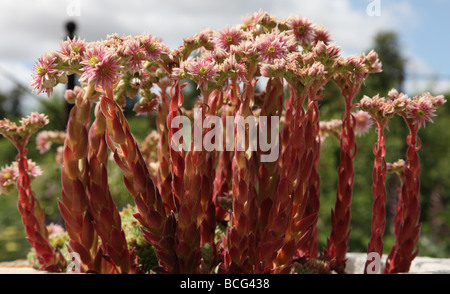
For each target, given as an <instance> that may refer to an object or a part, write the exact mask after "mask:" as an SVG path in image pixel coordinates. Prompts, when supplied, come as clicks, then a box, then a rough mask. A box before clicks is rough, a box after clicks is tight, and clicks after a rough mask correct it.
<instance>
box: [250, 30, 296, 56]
mask: <svg viewBox="0 0 450 294" xmlns="http://www.w3.org/2000/svg"><path fill="white" fill-rule="evenodd" d="M293 46H294V43H293V41H292V38H290V37H288V36H287V35H286V34H285V33H284V32H283V33H278V32H272V33H269V34H264V35H260V36H258V37H257V38H256V48H257V49H258V50H259V53H260V55H261V58H262V61H263V62H269V63H270V62H272V61H274V60H275V59H280V58H283V57H284V56H285V55H286V54H287V53H288V52H289V49H292V47H293Z"/></svg>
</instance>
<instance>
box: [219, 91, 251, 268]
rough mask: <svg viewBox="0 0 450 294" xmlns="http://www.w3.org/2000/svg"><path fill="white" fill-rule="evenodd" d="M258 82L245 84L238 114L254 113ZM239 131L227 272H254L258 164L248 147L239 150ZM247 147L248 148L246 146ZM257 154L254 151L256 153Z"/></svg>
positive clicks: (246, 115)
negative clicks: (255, 162)
mask: <svg viewBox="0 0 450 294" xmlns="http://www.w3.org/2000/svg"><path fill="white" fill-rule="evenodd" d="M253 94H254V86H253V85H252V84H247V85H246V86H245V88H244V91H243V94H242V98H241V103H240V105H239V108H238V109H237V115H238V116H241V117H242V118H244V119H245V118H247V117H248V116H249V115H252V111H251V109H250V107H249V105H250V102H251V101H252V100H253ZM234 133H235V137H234V139H235V145H234V146H235V150H234V158H233V163H232V171H233V182H232V191H233V203H232V206H233V211H232V213H231V215H230V225H231V227H230V228H229V229H228V231H227V234H226V236H225V240H224V242H223V243H224V247H225V248H224V249H225V252H224V268H225V271H226V272H227V273H251V272H253V270H254V269H253V267H252V265H253V264H254V260H255V248H256V214H257V212H256V203H255V202H256V191H255V188H254V186H255V180H256V179H255V175H256V171H255V166H254V162H253V160H251V159H250V160H249V159H248V158H247V157H246V151H239V150H238V149H239V148H237V145H238V144H240V143H239V142H238V140H239V139H242V138H238V136H237V127H236V126H235V128H234ZM244 137H245V142H248V143H249V133H248V132H247V131H245V136H244ZM246 149H247V148H245V150H246ZM253 156H254V154H253V153H252V157H253Z"/></svg>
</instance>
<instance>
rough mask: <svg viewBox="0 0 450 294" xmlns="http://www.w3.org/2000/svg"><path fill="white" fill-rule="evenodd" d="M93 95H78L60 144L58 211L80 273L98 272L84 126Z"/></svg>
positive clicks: (85, 128)
mask: <svg viewBox="0 0 450 294" xmlns="http://www.w3.org/2000/svg"><path fill="white" fill-rule="evenodd" d="M93 91H94V88H93V86H92V85H90V86H89V87H88V89H87V90H86V92H85V94H84V96H83V95H82V93H81V92H80V93H79V94H78V95H77V98H76V103H75V105H74V107H73V108H72V110H71V111H70V114H69V120H68V124H67V137H66V139H65V141H64V162H63V169H62V172H61V181H62V197H61V200H58V204H59V210H60V212H61V215H62V217H63V219H64V221H65V224H66V230H67V233H68V234H69V237H70V241H69V246H68V247H69V249H70V251H72V252H76V253H78V254H80V258H81V271H87V270H94V271H100V268H99V267H98V266H97V265H96V264H95V263H94V260H95V257H96V255H97V253H98V252H97V249H98V242H97V239H98V237H97V233H96V232H95V229H94V226H93V223H92V216H91V214H90V211H89V206H88V201H89V200H88V196H87V187H88V182H89V178H88V173H89V169H88V162H87V150H88V145H89V142H88V124H89V115H90V111H91V102H90V101H89V98H91V95H92V93H93Z"/></svg>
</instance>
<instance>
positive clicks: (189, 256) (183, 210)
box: [167, 81, 204, 274]
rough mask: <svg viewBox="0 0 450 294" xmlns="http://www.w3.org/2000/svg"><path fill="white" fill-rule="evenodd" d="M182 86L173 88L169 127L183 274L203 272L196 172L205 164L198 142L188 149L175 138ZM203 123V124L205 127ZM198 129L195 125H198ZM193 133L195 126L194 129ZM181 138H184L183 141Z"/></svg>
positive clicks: (179, 261)
mask: <svg viewBox="0 0 450 294" xmlns="http://www.w3.org/2000/svg"><path fill="white" fill-rule="evenodd" d="M181 89H182V86H181V85H180V84H179V82H178V81H177V82H176V83H175V84H174V85H173V87H172V89H171V96H172V100H171V103H170V106H169V115H168V117H167V127H168V129H169V134H168V135H169V136H168V139H169V144H170V159H171V163H172V166H171V168H172V169H171V170H172V194H173V196H174V200H175V204H176V209H177V212H178V226H177V227H176V240H177V243H176V245H175V250H176V254H177V256H178V263H179V271H180V273H191V274H192V273H199V271H200V263H201V257H202V255H201V251H200V225H199V223H198V219H197V217H198V216H199V212H200V211H201V193H202V179H201V176H200V175H199V174H198V173H197V172H196V171H197V168H196V167H195V165H196V164H204V163H200V161H197V159H199V157H200V158H201V156H198V155H199V153H201V151H194V150H192V149H193V148H192V146H193V144H194V142H191V150H190V151H188V152H186V153H185V151H184V149H185V148H179V149H178V150H177V148H176V145H175V144H177V143H180V145H178V146H179V147H182V145H183V144H185V142H175V141H174V140H175V138H173V136H174V134H175V133H176V132H180V131H181V128H180V125H178V126H176V124H174V119H175V118H176V117H177V116H178V115H179V114H180V112H181V109H180V107H181V105H182V104H183V94H182V92H181ZM201 127H202V126H200V128H201ZM194 128H195V126H194ZM192 132H193V129H192ZM180 141H181V140H180Z"/></svg>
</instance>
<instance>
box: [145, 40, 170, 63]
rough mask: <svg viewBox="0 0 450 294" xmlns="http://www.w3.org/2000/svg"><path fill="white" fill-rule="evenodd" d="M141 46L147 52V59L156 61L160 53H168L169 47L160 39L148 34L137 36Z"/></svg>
mask: <svg viewBox="0 0 450 294" xmlns="http://www.w3.org/2000/svg"><path fill="white" fill-rule="evenodd" d="M139 41H140V43H141V47H142V48H143V49H144V50H145V52H146V54H147V59H150V60H152V61H157V60H158V59H159V58H160V57H161V55H163V54H169V51H170V50H169V47H167V46H166V45H164V44H163V43H162V42H161V40H159V39H158V38H156V37H153V36H151V35H148V34H144V35H142V36H140V37H139Z"/></svg>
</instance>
